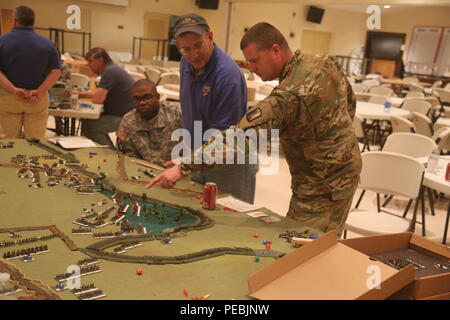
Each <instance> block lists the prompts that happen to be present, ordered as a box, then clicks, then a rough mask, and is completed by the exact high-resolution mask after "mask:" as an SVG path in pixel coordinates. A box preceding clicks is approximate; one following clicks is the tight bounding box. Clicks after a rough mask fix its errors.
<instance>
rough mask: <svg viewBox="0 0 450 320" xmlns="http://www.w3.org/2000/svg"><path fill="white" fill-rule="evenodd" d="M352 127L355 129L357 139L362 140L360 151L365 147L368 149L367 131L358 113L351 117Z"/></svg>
mask: <svg viewBox="0 0 450 320" xmlns="http://www.w3.org/2000/svg"><path fill="white" fill-rule="evenodd" d="M353 129H355V135H356V138H358V140H360V141H362V147H361V146H360V149H361V152H364V151H365V150H366V149H367V151H370V146H369V139H368V138H367V131H366V128H365V126H364V120H363V118H361V117H360V116H358V115H355V117H354V118H353Z"/></svg>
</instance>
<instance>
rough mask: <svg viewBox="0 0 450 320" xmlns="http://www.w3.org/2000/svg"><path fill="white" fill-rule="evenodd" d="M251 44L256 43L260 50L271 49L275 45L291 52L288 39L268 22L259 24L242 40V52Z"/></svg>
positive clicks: (249, 30)
mask: <svg viewBox="0 0 450 320" xmlns="http://www.w3.org/2000/svg"><path fill="white" fill-rule="evenodd" d="M251 43H255V44H256V46H257V48H258V50H262V49H270V48H272V46H273V45H274V44H278V45H279V46H280V47H281V48H282V49H284V50H289V45H288V43H287V41H286V38H285V37H284V36H283V35H282V34H281V32H280V30H278V29H277V28H275V27H274V26H273V25H271V24H270V23H267V22H260V23H257V24H255V25H254V26H253V27H251V28H250V29H248V31H247V32H246V33H245V34H244V36H243V37H242V39H241V50H244V49H245V48H247V47H248V46H249V45H250V44H251Z"/></svg>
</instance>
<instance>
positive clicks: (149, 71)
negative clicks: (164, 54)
mask: <svg viewBox="0 0 450 320" xmlns="http://www.w3.org/2000/svg"><path fill="white" fill-rule="evenodd" d="M145 76H146V77H147V79H148V80H151V81H153V82H154V83H155V84H156V83H158V80H159V77H160V76H161V71H159V70H158V69H154V68H145Z"/></svg>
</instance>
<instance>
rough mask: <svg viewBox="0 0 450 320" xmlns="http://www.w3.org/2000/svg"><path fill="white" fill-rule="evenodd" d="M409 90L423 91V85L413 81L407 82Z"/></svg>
mask: <svg viewBox="0 0 450 320" xmlns="http://www.w3.org/2000/svg"><path fill="white" fill-rule="evenodd" d="M408 88H409V92H423V87H422V86H419V85H418V84H415V83H410V84H408Z"/></svg>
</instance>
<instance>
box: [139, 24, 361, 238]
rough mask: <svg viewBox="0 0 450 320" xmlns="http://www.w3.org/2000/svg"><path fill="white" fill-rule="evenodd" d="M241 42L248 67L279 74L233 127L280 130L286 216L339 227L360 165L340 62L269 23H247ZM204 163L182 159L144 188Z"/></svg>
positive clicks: (268, 76)
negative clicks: (306, 49) (302, 46)
mask: <svg viewBox="0 0 450 320" xmlns="http://www.w3.org/2000/svg"><path fill="white" fill-rule="evenodd" d="M241 49H242V50H243V53H244V56H245V58H246V60H247V62H248V65H249V69H250V71H251V72H255V73H256V74H257V75H258V76H260V77H261V78H262V80H264V81H268V80H273V79H276V78H279V81H280V83H279V85H278V86H277V87H276V88H275V89H274V90H273V91H272V93H271V94H270V95H269V96H268V97H267V98H266V99H264V100H263V101H260V102H259V103H258V104H257V105H256V106H255V107H254V108H252V109H251V110H249V111H248V112H247V114H246V115H245V116H244V117H243V118H242V119H241V121H240V122H239V124H238V125H237V127H238V128H241V129H244V130H245V129H248V128H254V129H256V130H258V129H279V136H280V143H281V145H282V147H283V150H284V153H285V155H286V161H287V163H288V165H289V169H290V172H291V175H292V185H291V188H292V198H291V202H290V206H289V211H288V213H287V216H288V217H291V218H293V219H295V220H298V221H300V222H303V223H304V224H305V225H307V226H310V227H313V228H316V229H319V230H322V231H323V232H327V231H329V230H337V232H338V234H341V232H342V231H343V228H344V226H345V220H346V219H347V215H348V212H349V210H350V206H351V203H352V199H353V195H354V193H355V191H356V188H357V185H358V180H359V173H360V171H361V155H360V151H359V148H358V143H357V140H356V136H355V133H354V130H353V128H352V122H353V118H354V115H355V110H356V99H355V96H354V94H353V92H352V89H351V86H350V84H349V83H348V81H347V79H346V77H345V75H344V73H343V71H342V69H341V67H340V66H339V64H338V63H337V61H336V60H335V59H334V58H332V57H328V56H326V55H307V54H303V53H301V52H300V51H299V50H298V51H296V52H292V51H291V50H290V48H289V46H288V44H287V42H286V40H285V38H284V37H283V35H282V34H281V33H280V32H279V31H278V30H277V29H276V28H275V27H273V26H272V25H270V24H268V23H258V24H256V25H255V26H253V27H252V28H250V29H249V30H248V31H247V33H246V34H245V35H244V37H243V38H242V40H241ZM209 143H212V142H211V141H210V142H209ZM204 146H205V145H204ZM199 152H201V150H198V151H197V153H199ZM196 156H198V154H197V155H196V154H195V153H194V154H193V157H196ZM204 166H205V164H201V165H198V164H197V165H196V164H181V165H180V166H179V167H178V168H172V169H170V170H168V171H166V172H164V173H162V174H161V175H160V176H158V177H157V178H155V179H154V180H153V181H151V182H150V183H149V184H148V186H147V187H151V186H152V185H154V184H155V183H158V182H159V183H160V184H161V185H162V186H163V187H173V186H174V184H175V182H176V181H177V180H179V179H181V178H182V177H183V176H185V175H186V174H188V173H189V172H190V171H194V170H198V169H199V168H200V167H204Z"/></svg>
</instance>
